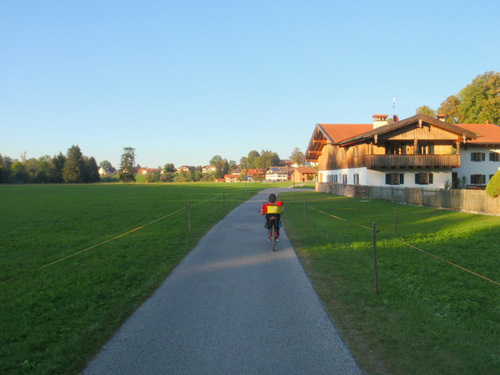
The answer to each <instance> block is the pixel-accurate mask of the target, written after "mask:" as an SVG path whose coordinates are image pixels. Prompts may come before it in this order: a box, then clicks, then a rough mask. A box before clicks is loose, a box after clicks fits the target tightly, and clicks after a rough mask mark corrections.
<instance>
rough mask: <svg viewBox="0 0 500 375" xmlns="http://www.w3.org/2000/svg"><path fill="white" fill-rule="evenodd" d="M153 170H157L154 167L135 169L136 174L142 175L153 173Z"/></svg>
mask: <svg viewBox="0 0 500 375" xmlns="http://www.w3.org/2000/svg"><path fill="white" fill-rule="evenodd" d="M155 172H158V169H156V168H139V169H138V170H137V174H142V175H146V174H148V173H155Z"/></svg>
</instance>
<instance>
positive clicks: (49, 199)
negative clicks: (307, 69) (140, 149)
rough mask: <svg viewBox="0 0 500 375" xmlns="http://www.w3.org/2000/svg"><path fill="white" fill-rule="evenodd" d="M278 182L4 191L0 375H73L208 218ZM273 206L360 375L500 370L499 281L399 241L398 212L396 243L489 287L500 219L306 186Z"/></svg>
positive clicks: (498, 275) (0, 200)
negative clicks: (280, 207) (279, 207)
mask: <svg viewBox="0 0 500 375" xmlns="http://www.w3.org/2000/svg"><path fill="white" fill-rule="evenodd" d="M277 186H280V185H274V184H273V185H269V184H248V185H245V184H214V183H212V184H198V183H195V184H193V183H190V184H129V185H128V184H109V185H106V184H95V185H21V186H13V185H2V186H0V205H1V207H2V209H1V210H0V225H1V230H0V306H1V308H0V373H1V374H29V373H33V374H54V373H65V374H71V373H78V372H79V371H80V370H82V368H83V367H84V366H85V363H86V362H87V361H88V360H89V359H90V358H91V357H92V356H93V355H94V354H95V353H96V352H97V351H98V350H99V349H100V347H101V345H102V344H103V343H105V342H106V341H107V339H108V338H109V337H110V336H111V335H112V334H113V333H114V332H115V330H116V329H117V328H118V327H119V326H120V325H121V324H122V322H123V320H124V319H125V318H126V317H127V316H129V315H130V314H131V313H132V312H133V311H134V310H135V309H136V308H137V307H138V306H139V305H140V304H141V303H142V302H143V301H144V300H145V299H146V298H147V297H149V296H150V295H151V294H152V292H153V291H154V290H155V289H156V287H157V286H158V285H159V284H160V283H161V282H162V281H163V280H164V279H165V277H166V276H167V275H168V274H169V273H170V272H171V270H172V269H173V268H174V267H175V266H176V265H177V264H178V263H179V262H180V260H181V259H182V258H183V257H184V256H185V255H186V254H187V253H188V252H189V251H190V250H191V249H192V248H193V247H194V246H195V245H196V243H197V242H198V241H199V239H200V238H201V237H202V236H203V235H204V234H205V233H206V232H207V231H208V230H209V229H210V228H211V227H212V226H213V225H214V224H215V223H217V222H218V221H219V220H220V219H222V218H223V217H224V216H225V215H226V214H227V213H228V212H230V211H231V210H232V209H233V208H234V207H236V206H237V205H239V204H240V203H241V202H243V201H245V200H247V199H249V198H250V197H252V196H253V195H254V194H255V193H256V192H257V191H259V190H261V189H263V188H267V187H277ZM281 186H283V185H281ZM280 198H281V199H283V200H284V201H285V205H286V212H285V215H284V220H285V227H286V229H287V233H288V235H289V237H290V238H291V240H292V241H293V243H294V245H295V246H296V249H297V252H298V254H299V256H300V258H301V261H302V262H303V264H304V267H305V268H306V270H307V271H308V273H309V275H310V277H311V279H312V280H313V282H314V285H315V288H316V290H317V291H318V293H319V294H320V296H321V298H322V299H323V301H324V303H325V306H326V307H327V308H328V310H329V311H330V313H331V315H332V316H333V317H334V320H335V322H336V323H337V325H338V326H339V327H340V328H341V330H342V334H343V336H344V338H345V339H346V340H347V341H348V343H349V345H350V347H351V349H352V351H353V352H354V354H355V356H356V358H357V360H358V362H359V363H360V364H361V365H362V366H363V368H364V369H365V370H366V371H367V373H371V374H377V373H390V374H445V373H446V374H471V373H473V374H491V373H494V372H495V371H496V370H497V369H498V368H499V366H500V364H499V359H500V358H499V353H500V347H499V342H500V340H499V331H500V328H499V327H500V321H499V316H500V307H499V306H500V297H499V296H500V293H499V290H500V289H499V286H498V285H497V284H494V283H492V282H489V281H487V280H484V279H482V278H480V277H478V276H475V275H472V274H470V273H468V272H465V271H463V270H461V269H459V268H456V267H453V266H451V265H449V264H447V263H444V262H442V261H441V260H439V259H436V258H434V257H431V256H429V255H427V254H424V253H422V252H420V251H417V250H415V249H413V248H410V247H408V246H406V245H404V244H403V243H402V242H400V241H398V240H396V239H395V233H394V232H395V226H394V222H395V220H394V210H395V209H396V210H397V221H398V227H397V228H398V239H399V240H403V241H405V242H408V243H409V244H411V245H413V246H415V247H418V248H420V249H422V250H425V251H427V252H430V253H432V254H435V255H437V256H439V257H441V258H444V259H447V260H449V261H451V262H453V263H456V264H458V265H460V266H462V267H465V268H467V269H470V270H472V271H474V272H476V273H478V274H481V275H483V276H484V277H487V278H489V279H492V280H495V281H497V282H498V281H500V271H499V267H498V264H499V260H500V255H499V244H498V242H499V239H500V218H499V217H493V216H479V215H470V214H463V213H455V212H448V211H438V210H433V209H427V208H421V207H412V206H401V205H395V204H392V203H390V202H384V201H369V202H366V201H363V200H360V199H353V198H345V197H336V196H332V195H327V194H321V193H315V192H312V191H311V192H294V193H286V194H283V195H280ZM188 199H189V201H190V205H191V227H192V229H191V231H189V230H188V215H187V201H188ZM305 201H307V204H308V210H307V229H305V228H304V227H305V215H304V213H305V210H304V202H305ZM320 210H321V211H323V212H324V213H321V212H320ZM329 215H334V216H336V217H338V218H340V219H344V220H347V221H344V220H340V219H338V218H334V217H332V216H329ZM372 222H376V223H377V228H378V229H379V230H380V232H379V233H378V234H377V240H378V241H377V247H378V252H379V257H378V265H379V269H378V273H379V289H380V293H379V295H376V294H375V293H374V287H373V285H374V284H373V265H372V260H373V256H372V253H373V251H372V233H371V230H370V228H371V225H372ZM357 224H359V225H357ZM360 225H361V226H360ZM136 229H137V230H136ZM46 265H49V266H47V267H45V266H46ZM42 267H43V268H42ZM13 278H14V280H12V281H10V282H5V281H6V280H10V279H13Z"/></svg>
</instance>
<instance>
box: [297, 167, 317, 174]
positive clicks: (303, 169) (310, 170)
mask: <svg viewBox="0 0 500 375" xmlns="http://www.w3.org/2000/svg"><path fill="white" fill-rule="evenodd" d="M295 170H296V171H297V172H299V173H302V174H306V173H309V174H313V173H318V171H317V170H316V169H314V168H313V167H298V168H295Z"/></svg>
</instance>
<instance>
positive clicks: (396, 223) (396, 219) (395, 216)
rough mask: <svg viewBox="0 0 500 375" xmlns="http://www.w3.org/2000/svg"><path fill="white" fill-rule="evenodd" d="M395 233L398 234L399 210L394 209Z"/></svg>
mask: <svg viewBox="0 0 500 375" xmlns="http://www.w3.org/2000/svg"><path fill="white" fill-rule="evenodd" d="M394 235H395V237H397V236H398V211H397V210H394Z"/></svg>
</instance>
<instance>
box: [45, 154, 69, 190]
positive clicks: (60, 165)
mask: <svg viewBox="0 0 500 375" xmlns="http://www.w3.org/2000/svg"><path fill="white" fill-rule="evenodd" d="M64 164H66V156H64V155H63V153H62V152H60V153H59V155H57V156H54V157H53V158H52V160H51V163H50V168H49V171H48V174H49V181H50V182H55V183H61V182H64V177H63V174H64Z"/></svg>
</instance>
